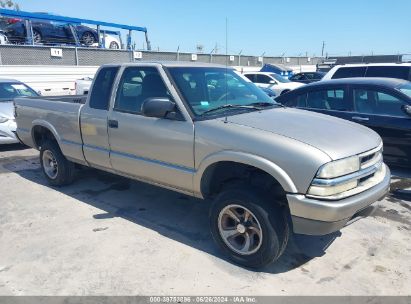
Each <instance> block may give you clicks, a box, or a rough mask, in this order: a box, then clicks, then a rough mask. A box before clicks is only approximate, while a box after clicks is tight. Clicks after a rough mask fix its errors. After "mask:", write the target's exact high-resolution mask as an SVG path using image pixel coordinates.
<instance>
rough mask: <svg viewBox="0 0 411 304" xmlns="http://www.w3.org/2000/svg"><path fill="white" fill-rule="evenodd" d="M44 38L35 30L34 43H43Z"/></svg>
mask: <svg viewBox="0 0 411 304" xmlns="http://www.w3.org/2000/svg"><path fill="white" fill-rule="evenodd" d="M41 40H42V37H41V34H40V32H39V31H37V30H33V42H34V43H41Z"/></svg>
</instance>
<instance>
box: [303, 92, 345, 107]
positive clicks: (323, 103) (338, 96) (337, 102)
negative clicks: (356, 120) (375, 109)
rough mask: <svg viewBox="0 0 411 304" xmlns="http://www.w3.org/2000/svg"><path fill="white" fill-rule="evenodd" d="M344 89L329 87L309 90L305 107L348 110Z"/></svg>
mask: <svg viewBox="0 0 411 304" xmlns="http://www.w3.org/2000/svg"><path fill="white" fill-rule="evenodd" d="M344 96H345V91H344V89H331V90H323V91H314V92H309V93H308V96H307V107H309V108H314V109H323V110H334V111H349V110H350V109H349V106H348V105H347V103H346V102H345V99H344Z"/></svg>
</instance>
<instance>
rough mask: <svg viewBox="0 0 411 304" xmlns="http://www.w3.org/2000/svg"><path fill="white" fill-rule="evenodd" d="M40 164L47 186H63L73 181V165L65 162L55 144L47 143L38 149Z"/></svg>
mask: <svg viewBox="0 0 411 304" xmlns="http://www.w3.org/2000/svg"><path fill="white" fill-rule="evenodd" d="M40 164H41V168H42V169H43V173H44V175H45V177H46V178H47V181H48V182H49V184H51V185H53V186H63V185H67V184H70V183H71V182H72V181H73V179H74V163H72V162H71V161H69V160H67V158H65V157H64V155H63V153H61V150H60V148H59V146H58V145H57V143H55V142H51V141H47V142H45V143H44V144H43V145H42V146H41V149H40Z"/></svg>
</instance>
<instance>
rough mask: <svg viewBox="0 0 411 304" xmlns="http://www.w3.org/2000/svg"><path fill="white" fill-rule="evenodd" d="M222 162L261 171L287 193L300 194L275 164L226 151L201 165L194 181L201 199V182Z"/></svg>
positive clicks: (209, 157)
mask: <svg viewBox="0 0 411 304" xmlns="http://www.w3.org/2000/svg"><path fill="white" fill-rule="evenodd" d="M221 161H227V162H236V163H241V164H245V165H249V166H253V167H256V168H258V169H261V170H263V171H265V172H267V173H268V174H270V175H271V176H272V177H273V178H275V179H276V180H277V181H278V182H279V183H280V185H281V186H282V187H283V189H284V191H285V192H288V193H297V192H298V191H297V187H296V186H295V184H294V183H293V181H292V180H291V178H290V177H289V176H288V174H287V173H286V172H285V171H284V170H283V169H282V168H280V167H279V166H278V165H276V164H275V163H273V162H271V161H269V160H267V159H265V158H263V157H261V156H258V155H253V154H248V153H244V152H239V151H231V150H224V151H220V152H216V153H213V154H211V155H209V156H207V157H206V158H204V159H203V160H202V161H201V163H200V164H199V166H198V169H197V171H196V173H195V175H194V179H193V188H194V194H195V195H196V196H198V197H201V198H202V197H203V195H202V193H201V181H202V177H203V174H204V172H205V171H206V169H207V168H208V167H209V166H210V165H212V164H215V163H217V162H221Z"/></svg>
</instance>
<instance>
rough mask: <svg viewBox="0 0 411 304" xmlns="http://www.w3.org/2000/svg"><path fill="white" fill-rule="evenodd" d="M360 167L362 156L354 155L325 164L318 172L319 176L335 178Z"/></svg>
mask: <svg viewBox="0 0 411 304" xmlns="http://www.w3.org/2000/svg"><path fill="white" fill-rule="evenodd" d="M359 169H360V158H359V157H358V156H352V157H348V158H344V159H340V160H336V161H332V162H330V163H328V164H325V165H324V166H322V167H321V168H320V170H319V171H318V173H317V177H318V178H334V177H339V176H343V175H347V174H350V173H353V172H356V171H358V170H359Z"/></svg>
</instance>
